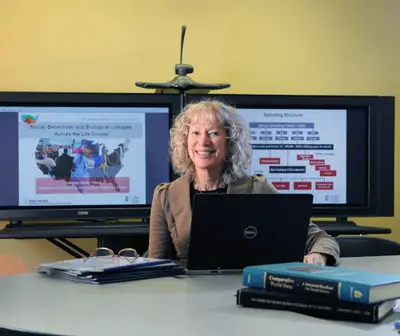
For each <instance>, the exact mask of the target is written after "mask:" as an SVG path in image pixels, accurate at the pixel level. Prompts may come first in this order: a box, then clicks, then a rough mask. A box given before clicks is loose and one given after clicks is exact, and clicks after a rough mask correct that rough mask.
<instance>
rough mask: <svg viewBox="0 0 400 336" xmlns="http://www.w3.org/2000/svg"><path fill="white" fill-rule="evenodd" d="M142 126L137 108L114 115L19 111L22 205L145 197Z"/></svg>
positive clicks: (111, 201)
mask: <svg viewBox="0 0 400 336" xmlns="http://www.w3.org/2000/svg"><path fill="white" fill-rule="evenodd" d="M33 120H34V122H33ZM144 129H145V128H144V114H139V113H136V114H135V115H134V116H132V115H127V114H126V113H121V114H118V113H115V114H114V115H112V120H107V119H106V118H100V117H99V114H93V115H91V114H89V113H86V114H85V115H84V117H83V115H82V114H78V113H69V114H68V113H65V114H56V113H37V114H36V115H35V116H32V117H31V118H28V117H26V116H23V115H21V118H20V124H19V165H20V174H19V183H20V185H21V186H24V187H23V188H21V191H20V196H19V197H20V202H21V204H24V203H25V201H28V200H29V205H35V202H37V205H81V204H82V205H96V204H103V203H104V202H105V201H106V202H107V204H111V205H112V204H124V200H126V199H128V200H129V203H131V204H132V203H141V202H142V203H143V202H145V199H146V185H145V180H144V179H143V177H144V176H145V145H144V141H145V135H144ZM105 196H106V197H107V198H106V199H104V197H105Z"/></svg>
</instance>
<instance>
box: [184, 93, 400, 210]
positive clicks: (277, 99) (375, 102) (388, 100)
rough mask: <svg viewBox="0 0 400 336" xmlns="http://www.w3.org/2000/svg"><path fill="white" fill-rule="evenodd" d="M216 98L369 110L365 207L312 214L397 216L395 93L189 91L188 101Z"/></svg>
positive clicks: (242, 104)
mask: <svg viewBox="0 0 400 336" xmlns="http://www.w3.org/2000/svg"><path fill="white" fill-rule="evenodd" d="M203 99H217V100H221V101H223V102H225V103H227V104H230V105H233V106H235V107H237V108H330V109H332V108H333V109H334V108H346V107H347V108H352V107H362V108H366V109H367V111H368V129H369V134H368V148H369V159H368V186H367V190H368V195H367V199H368V201H367V205H365V206H346V205H335V204H330V205H329V206H322V205H318V206H314V207H313V213H312V216H313V217H336V218H347V217H392V216H394V118H395V98H394V97H393V96H367V95H366V96H363V95H258V94H206V95H202V94H189V95H187V97H186V102H187V104H190V103H193V102H197V101H199V100H203Z"/></svg>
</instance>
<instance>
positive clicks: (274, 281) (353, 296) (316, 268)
mask: <svg viewBox="0 0 400 336" xmlns="http://www.w3.org/2000/svg"><path fill="white" fill-rule="evenodd" d="M243 285H244V286H246V287H253V288H263V289H266V290H274V291H290V292H293V293H299V294H306V295H316V296H320V297H321V296H322V297H323V296H326V297H329V298H335V299H338V300H342V301H351V302H359V303H375V302H381V301H386V300H392V299H396V298H399V297H400V274H380V273H375V272H368V271H359V270H352V269H346V268H341V267H330V266H321V265H314V264H304V263H301V262H293V263H283V264H271V265H258V266H248V267H246V268H244V269H243Z"/></svg>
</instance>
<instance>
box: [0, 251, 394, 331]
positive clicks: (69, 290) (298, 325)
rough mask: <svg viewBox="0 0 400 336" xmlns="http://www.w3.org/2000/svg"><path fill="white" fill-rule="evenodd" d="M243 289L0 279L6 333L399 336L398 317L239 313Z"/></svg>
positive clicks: (374, 262) (379, 261) (218, 282)
mask: <svg viewBox="0 0 400 336" xmlns="http://www.w3.org/2000/svg"><path fill="white" fill-rule="evenodd" d="M341 266H343V267H351V268H357V269H370V270H375V271H379V272H386V273H400V256H399V257H397V256H396V257H371V258H352V259H343V261H342V265H341ZM240 287H241V277H240V276H239V275H210V276H190V277H186V278H183V279H175V278H164V279H153V280H144V281H137V282H129V283H122V284H113V285H104V286H94V285H88V284H77V283H73V282H69V281H65V280H58V279H49V278H45V277H43V276H40V275H38V274H35V273H31V274H22V275H16V276H11V277H6V278H2V279H0V327H3V328H9V329H13V330H24V331H36V332H42V333H54V334H57V335H85V336H91V335H95V336H102V335H107V336H110V335H112V336H114V335H115V336H120V335H129V336H132V335H137V336H157V335H166V336H167V335H168V336H169V335H174V336H189V335H190V336H192V335H193V336H200V335H201V336H204V335H207V336H214V335H215V336H223V335H229V336H236V335H238V336H239V335H240V336H246V335H271V336H274V335H277V336H289V335H293V336H294V335H295V336H299V335H305V336H314V335H315V336H321V335H323V336H338V335H340V336H347V335H349V336H354V335H382V336H383V335H385V336H390V335H398V334H397V332H396V331H394V329H393V321H395V320H396V319H400V313H396V314H394V315H393V316H392V317H389V318H387V319H386V320H385V321H383V322H382V323H381V324H378V325H369V324H361V323H348V322H336V321H326V320H320V319H316V318H311V317H307V316H303V315H299V314H295V313H291V312H283V311H274V310H261V309H250V308H241V307H237V306H236V301H235V297H234V294H235V292H236V289H238V288H240Z"/></svg>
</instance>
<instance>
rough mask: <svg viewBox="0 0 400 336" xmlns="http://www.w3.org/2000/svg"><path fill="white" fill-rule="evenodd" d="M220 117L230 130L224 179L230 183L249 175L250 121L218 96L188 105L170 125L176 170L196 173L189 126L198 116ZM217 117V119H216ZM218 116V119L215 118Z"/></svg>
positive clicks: (224, 125)
mask: <svg viewBox="0 0 400 336" xmlns="http://www.w3.org/2000/svg"><path fill="white" fill-rule="evenodd" d="M199 116H200V118H206V119H208V121H217V122H219V123H220V125H221V126H222V127H224V128H225V129H226V132H227V141H228V143H227V145H228V154H227V157H226V159H225V167H224V170H223V172H222V181H221V182H223V183H225V184H229V183H231V182H233V181H235V180H237V179H240V178H242V177H244V176H246V175H248V170H249V167H250V163H251V155H252V147H251V138H250V131H249V127H248V124H247V123H246V121H245V120H244V119H243V118H242V117H241V116H240V115H239V114H238V113H237V112H236V109H235V108H233V107H232V106H229V105H227V104H225V103H223V102H221V101H218V100H202V101H200V102H197V103H192V104H188V105H186V107H185V108H184V109H183V111H182V112H181V113H180V114H179V115H178V116H177V117H176V119H175V121H174V125H173V126H172V128H171V129H170V142H169V151H170V155H171V160H172V165H173V167H174V170H175V173H177V174H179V175H184V174H190V175H191V176H193V175H194V168H195V167H194V163H193V162H192V160H191V158H190V156H189V150H188V143H187V137H188V130H189V124H190V122H191V121H193V118H194V117H199ZM216 118H217V119H216ZM215 119H216V120H215Z"/></svg>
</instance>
